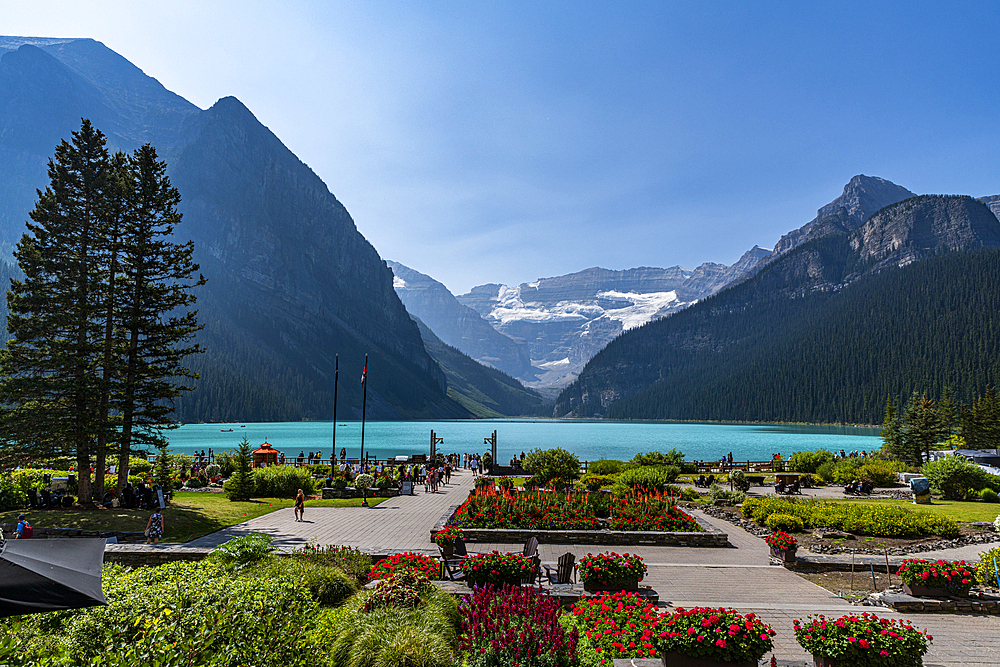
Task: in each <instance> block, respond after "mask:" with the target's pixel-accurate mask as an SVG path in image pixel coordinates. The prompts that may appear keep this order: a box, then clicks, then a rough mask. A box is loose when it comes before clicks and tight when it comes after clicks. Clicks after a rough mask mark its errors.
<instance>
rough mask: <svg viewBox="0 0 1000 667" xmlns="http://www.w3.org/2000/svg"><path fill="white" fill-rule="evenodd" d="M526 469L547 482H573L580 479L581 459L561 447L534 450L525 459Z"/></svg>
mask: <svg viewBox="0 0 1000 667" xmlns="http://www.w3.org/2000/svg"><path fill="white" fill-rule="evenodd" d="M524 469H525V470H527V471H528V472H530V473H531V474H532V475H533V476H534V477H536V478H538V479H544V480H545V481H546V482H548V481H550V480H553V479H560V480H563V481H566V482H571V481H573V480H575V479H577V478H579V477H580V459H578V458H577V456H576V454H572V453H570V452H568V451H566V450H565V449H563V448H561V447H556V448H555V449H546V450H541V449H533V450H531V451H530V452H528V455H527V456H526V457H525V458H524Z"/></svg>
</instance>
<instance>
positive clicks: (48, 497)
mask: <svg viewBox="0 0 1000 667" xmlns="http://www.w3.org/2000/svg"><path fill="white" fill-rule="evenodd" d="M54 504H55V503H54V502H53V500H52V492H51V491H49V490H48V489H42V505H43V506H44V507H45V509H52V506H53V505H54Z"/></svg>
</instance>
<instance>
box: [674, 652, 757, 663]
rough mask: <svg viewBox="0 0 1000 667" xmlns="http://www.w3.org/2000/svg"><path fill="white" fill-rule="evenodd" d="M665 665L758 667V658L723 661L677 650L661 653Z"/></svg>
mask: <svg viewBox="0 0 1000 667" xmlns="http://www.w3.org/2000/svg"><path fill="white" fill-rule="evenodd" d="M660 660H661V661H662V663H663V667H757V661H756V660H749V661H747V662H722V661H721V660H712V659H709V658H694V657H692V656H690V655H684V654H683V653H678V652H677V651H670V652H668V653H662V654H660Z"/></svg>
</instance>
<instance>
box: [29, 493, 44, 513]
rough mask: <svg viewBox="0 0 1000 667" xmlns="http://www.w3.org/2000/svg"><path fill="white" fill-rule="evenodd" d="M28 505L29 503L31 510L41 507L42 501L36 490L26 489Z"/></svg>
mask: <svg viewBox="0 0 1000 667" xmlns="http://www.w3.org/2000/svg"><path fill="white" fill-rule="evenodd" d="M28 505H30V506H31V509H33V510H40V509H42V501H41V500H39V498H38V491H35V490H34V489H28Z"/></svg>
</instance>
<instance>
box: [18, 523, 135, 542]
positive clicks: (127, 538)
mask: <svg viewBox="0 0 1000 667" xmlns="http://www.w3.org/2000/svg"><path fill="white" fill-rule="evenodd" d="M15 528H17V524H16V523H0V530H3V534H4V535H6V536H7V537H11V536H13V535H14V529H15ZM31 529H32V538H34V539H38V538H41V539H51V538H57V537H60V538H61V537H104V538H108V537H116V538H118V542H120V543H126V542H129V543H135V542H145V541H146V536H145V535H144V534H143V533H132V532H127V531H115V530H106V531H100V530H79V529H77V528H52V527H46V526H36V525H34V524H32V526H31Z"/></svg>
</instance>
